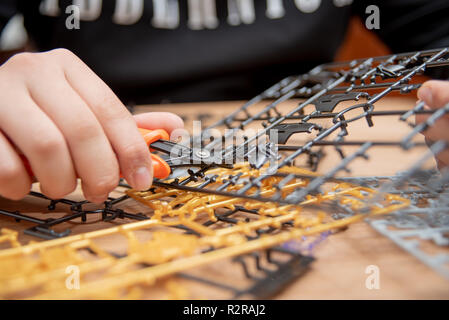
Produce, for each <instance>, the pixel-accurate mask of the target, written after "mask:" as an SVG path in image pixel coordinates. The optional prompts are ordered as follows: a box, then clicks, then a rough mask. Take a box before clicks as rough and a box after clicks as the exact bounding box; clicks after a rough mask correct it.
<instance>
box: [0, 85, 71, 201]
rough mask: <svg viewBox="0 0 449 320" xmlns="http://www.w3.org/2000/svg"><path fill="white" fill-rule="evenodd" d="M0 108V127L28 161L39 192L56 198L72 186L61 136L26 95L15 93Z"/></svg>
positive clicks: (68, 161) (68, 162)
mask: <svg viewBox="0 0 449 320" xmlns="http://www.w3.org/2000/svg"><path fill="white" fill-rule="evenodd" d="M13 96H14V100H13V101H12V100H11V99H9V101H8V99H6V100H4V101H2V102H3V104H4V105H3V106H2V115H1V117H0V127H1V128H2V131H3V132H4V134H5V135H6V136H8V137H9V138H10V139H11V140H12V142H13V143H14V144H15V145H16V146H17V147H18V148H19V149H20V150H21V151H22V152H23V154H24V155H25V156H26V157H27V158H28V160H29V163H30V165H31V168H32V170H33V173H34V175H35V176H36V178H37V179H38V181H39V182H40V184H41V189H42V191H43V192H44V194H46V195H47V196H49V197H51V198H60V197H63V196H65V195H67V194H68V193H70V192H72V191H73V190H74V188H75V187H76V175H75V170H74V168H73V165H72V159H71V156H70V152H69V149H68V147H67V144H66V141H65V139H64V136H63V135H62V133H61V132H60V131H59V129H58V128H57V127H56V126H55V125H54V123H53V122H52V121H51V119H50V118H48V116H47V115H46V114H45V113H44V112H43V111H42V110H40V108H39V107H38V106H37V105H36V104H35V103H34V101H33V100H32V99H31V98H30V97H29V96H28V95H27V93H26V89H23V92H21V90H17V91H16V92H15V93H14V95H13Z"/></svg>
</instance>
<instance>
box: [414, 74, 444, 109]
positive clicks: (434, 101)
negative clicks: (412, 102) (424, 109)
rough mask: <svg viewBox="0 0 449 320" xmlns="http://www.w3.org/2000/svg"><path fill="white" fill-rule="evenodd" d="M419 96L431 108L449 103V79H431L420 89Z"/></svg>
mask: <svg viewBox="0 0 449 320" xmlns="http://www.w3.org/2000/svg"><path fill="white" fill-rule="evenodd" d="M418 98H419V99H420V100H422V101H424V102H425V103H426V105H427V106H429V107H430V108H431V109H438V108H441V107H443V106H444V105H446V104H447V103H449V81H439V80H431V81H427V82H425V83H424V84H423V85H422V86H421V88H419V90H418Z"/></svg>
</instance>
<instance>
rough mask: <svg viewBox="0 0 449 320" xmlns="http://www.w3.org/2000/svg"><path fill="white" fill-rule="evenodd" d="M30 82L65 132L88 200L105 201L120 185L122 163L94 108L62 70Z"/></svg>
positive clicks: (43, 106)
mask: <svg viewBox="0 0 449 320" xmlns="http://www.w3.org/2000/svg"><path fill="white" fill-rule="evenodd" d="M42 79H44V81H42ZM46 79H47V80H48V81H45V80H46ZM39 80H41V81H39ZM27 85H28V87H29V90H30V93H31V95H32V96H33V98H34V100H35V101H36V103H37V104H38V105H39V107H40V108H41V109H42V110H43V111H44V112H45V113H46V114H47V115H48V117H49V118H51V120H52V121H53V122H54V124H55V125H56V126H57V127H58V128H59V130H60V131H61V132H62V134H63V135H64V137H65V139H66V141H67V144H68V146H69V149H70V153H71V156H72V161H73V164H74V167H75V169H76V172H77V175H78V177H79V178H80V179H81V181H82V187H83V192H84V196H85V197H86V199H87V200H89V201H92V202H98V203H99V202H103V201H106V200H107V196H108V194H109V192H111V191H112V190H114V189H115V188H116V187H117V184H118V181H119V166H118V162H117V159H116V156H115V153H114V151H113V150H112V147H111V144H110V143H109V141H108V138H107V137H106V135H105V133H104V131H103V128H102V126H101V125H100V123H99V121H98V120H97V118H96V117H95V115H94V114H93V112H92V111H91V109H90V108H89V107H88V106H87V104H86V103H85V102H84V101H83V99H81V97H80V96H79V95H78V93H77V92H75V91H74V90H73V88H72V87H71V86H70V85H69V84H68V83H67V81H66V80H65V77H64V73H63V70H62V69H60V70H58V71H52V72H51V74H45V73H44V74H41V75H40V76H39V78H37V76H36V75H31V76H30V78H28V79H27ZM48 92H51V94H48Z"/></svg>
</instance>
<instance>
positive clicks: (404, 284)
mask: <svg viewBox="0 0 449 320" xmlns="http://www.w3.org/2000/svg"><path fill="white" fill-rule="evenodd" d="M289 103H290V105H288V104H289ZM291 103H297V102H288V103H287V106H285V107H286V108H289V107H291ZM382 103H384V104H386V105H388V107H389V108H398V109H408V108H410V106H412V105H413V103H414V101H413V99H411V98H390V99H386V100H384V101H383V102H382ZM240 105H241V102H214V103H193V104H179V105H158V106H140V107H137V108H136V112H146V111H155V110H158V111H160V110H164V111H172V112H175V113H178V114H180V115H184V116H185V120H186V127H187V128H190V126H191V121H192V120H193V119H195V118H198V117H199V118H202V119H203V121H205V122H206V124H210V123H211V122H212V121H215V120H216V119H218V118H219V117H222V116H224V115H226V114H229V113H230V112H231V111H232V110H234V108H236V107H238V106H240ZM376 121H378V120H376ZM354 130H359V131H358V132H357V131H356V132H354V131H352V134H355V135H356V136H359V138H360V137H361V136H360V135H363V136H364V137H367V138H368V134H369V135H372V136H369V137H371V138H373V139H377V140H382V139H391V138H392V137H397V136H398V134H400V132H402V131H403V130H407V129H406V128H405V127H404V128H402V129H401V128H398V126H397V124H396V122H395V121H394V120H393V119H388V117H385V119H383V120H381V121H380V123H379V122H377V123H376V124H375V130H372V129H370V130H367V127H366V125H364V124H363V122H361V125H360V127H359V128H355V129H354ZM368 131H369V133H368ZM404 132H405V131H404ZM423 150H425V149H423ZM418 155H419V154H416V152H414V153H411V154H403V155H400V154H397V153H395V154H394V155H393V154H390V153H389V152H384V151H378V152H377V153H375V154H371V156H372V158H371V160H370V162H369V163H370V165H367V163H366V162H364V161H363V160H361V161H357V163H354V166H353V168H354V170H355V172H354V173H355V174H370V173H372V172H373V169H374V168H375V169H376V170H375V172H376V174H380V173H383V174H392V173H394V172H396V171H397V170H400V169H404V165H405V166H406V165H407V164H408V163H412V160H413V159H416V156H418ZM333 159H335V158H333ZM332 164H333V160H332V157H330V160H326V161H325V162H324V164H323V165H322V167H320V170H319V171H320V172H326V168H330V167H331V165H332ZM374 166H375V167H374ZM71 197H75V198H80V197H81V196H80V191H79V190H77V191H76V192H75V193H74V194H73V195H71ZM131 205H133V204H131ZM0 208H2V209H6V210H13V209H18V210H25V211H26V212H27V213H30V214H31V215H34V216H37V217H42V216H44V217H50V216H52V215H53V214H54V213H48V211H46V210H42V208H43V206H42V202H40V201H39V200H35V199H30V198H26V199H24V200H22V201H20V202H13V201H9V200H6V199H0ZM42 212H46V213H42ZM91 220H92V221H94V220H96V219H90V220H89V221H88V222H89V223H87V224H81V223H79V224H76V225H74V224H70V225H69V226H70V228H71V229H72V234H79V233H82V232H86V231H92V230H97V229H100V228H107V227H110V226H112V225H116V224H120V223H125V222H126V221H123V220H121V221H119V220H115V221H113V222H101V221H100V222H92V221H91ZM0 226H1V227H7V228H11V229H15V230H24V229H25V228H28V227H30V226H32V224H29V223H16V222H15V221H14V220H13V219H11V218H7V217H4V216H0ZM61 228H64V226H61ZM30 240H34V241H36V240H37V239H36V238H33V237H30V236H27V235H24V234H23V233H21V235H20V241H21V242H22V243H27V242H28V241H30ZM110 245H111V246H114V243H110ZM0 248H1V247H0ZM314 255H315V257H316V261H315V262H313V264H312V267H311V270H310V271H309V272H308V273H307V274H306V275H305V276H303V277H301V278H300V279H299V280H298V281H296V282H295V283H293V284H292V285H290V286H289V287H288V288H287V289H286V290H285V291H284V292H282V293H281V294H280V295H278V296H277V297H276V298H279V299H448V298H449V281H448V280H447V279H445V278H443V277H441V276H439V275H438V274H437V273H435V272H434V271H433V270H432V269H430V268H428V267H427V266H425V265H424V264H422V263H421V262H420V261H419V260H417V259H416V258H415V257H413V256H411V255H409V254H408V253H406V252H405V251H403V250H402V249H400V248H399V247H397V246H396V245H395V244H394V243H393V242H391V241H390V240H389V239H387V238H385V237H383V236H381V235H380V234H378V233H377V232H376V231H375V230H374V229H372V228H371V227H370V226H369V225H368V224H366V223H365V222H361V223H357V224H353V225H351V226H350V227H349V229H347V230H346V231H344V232H339V233H337V234H335V235H332V236H330V237H329V238H327V239H326V240H325V241H324V242H322V243H321V244H320V245H319V246H318V247H317V248H316V250H315V253H314ZM369 265H376V266H378V267H379V269H380V289H379V290H369V289H367V288H366V286H365V281H366V278H367V276H368V275H367V274H366V273H365V269H366V267H367V266H369ZM230 268H231V269H232V266H230ZM220 270H223V266H222V265H212V266H207V267H205V268H204V269H203V271H202V272H209V273H212V274H213V273H217V274H218V275H219V274H220V272H219V271H220ZM227 274H228V275H229V272H228V273H227ZM222 280H224V278H223V279H222ZM199 290H204V289H199ZM199 295H200V296H202V297H204V298H207V299H214V298H226V296H223V295H222V294H221V293H217V292H213V291H207V290H206V291H204V292H202V291H200V292H199Z"/></svg>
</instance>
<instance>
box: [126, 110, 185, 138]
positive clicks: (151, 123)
mask: <svg viewBox="0 0 449 320" xmlns="http://www.w3.org/2000/svg"><path fill="white" fill-rule="evenodd" d="M134 120H135V121H136V123H137V126H138V127H139V128H144V129H164V130H166V131H167V132H168V133H171V132H172V131H173V130H175V129H179V128H183V127H184V122H183V121H182V119H181V118H180V117H179V116H177V115H175V114H173V113H170V112H147V113H141V114H137V115H135V116H134Z"/></svg>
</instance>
